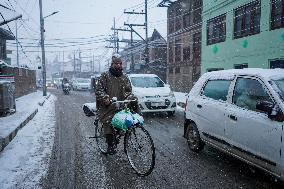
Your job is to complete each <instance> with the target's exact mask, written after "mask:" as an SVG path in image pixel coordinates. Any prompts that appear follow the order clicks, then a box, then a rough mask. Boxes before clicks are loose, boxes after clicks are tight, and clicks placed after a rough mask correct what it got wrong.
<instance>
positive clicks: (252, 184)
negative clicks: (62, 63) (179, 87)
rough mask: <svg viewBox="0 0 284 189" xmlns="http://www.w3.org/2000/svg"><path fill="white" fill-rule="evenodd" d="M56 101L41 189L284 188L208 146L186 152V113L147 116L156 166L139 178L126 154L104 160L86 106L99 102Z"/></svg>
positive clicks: (82, 98)
mask: <svg viewBox="0 0 284 189" xmlns="http://www.w3.org/2000/svg"><path fill="white" fill-rule="evenodd" d="M50 92H51V93H53V94H54V95H56V96H57V102H56V106H55V107H56V110H55V111H56V120H57V122H56V129H55V132H56V133H55V141H54V146H53V151H52V157H51V160H50V165H49V169H48V174H47V176H46V177H45V178H43V179H42V181H41V182H42V186H43V188H60V189H61V188H68V189H69V188H216V189H219V188H228V189H229V188H230V189H232V188H258V189H262V188H284V184H283V183H280V182H279V181H277V180H276V179H275V178H274V177H272V176H270V175H268V174H265V173H263V172H262V171H260V170H258V169H256V168H253V167H251V166H249V165H247V164H245V163H243V162H241V161H239V160H237V159H235V158H233V157H230V156H228V155H226V154H223V153H222V152H220V151H218V150H215V149H213V148H211V147H208V146H205V148H204V150H203V151H201V152H200V153H199V154H196V153H194V152H191V151H190V150H189V149H188V146H187V143H186V140H185V139H184V138H183V137H182V135H183V120H184V118H183V113H182V112H177V113H176V115H175V116H174V117H167V115H166V114H163V113H161V114H147V115H145V116H144V119H145V128H146V129H147V130H148V131H149V132H150V134H151V136H152V138H153V140H154V144H155V148H156V165H155V168H154V170H153V172H152V174H151V175H149V176H147V177H139V176H137V175H136V174H135V173H134V171H133V170H132V169H131V167H130V164H129V163H128V160H127V157H126V155H125V153H124V151H123V142H121V144H120V145H119V147H118V153H117V154H115V155H113V156H105V155H103V154H101V153H100V152H99V151H98V148H97V147H96V143H95V141H94V139H89V136H93V135H94V131H95V130H94V126H93V119H94V118H92V117H86V116H85V115H84V113H83V111H82V108H81V107H82V104H84V103H86V102H93V101H94V100H95V97H94V95H93V94H90V93H89V92H86V91H71V94H70V95H64V94H63V92H62V91H61V90H56V89H51V90H50Z"/></svg>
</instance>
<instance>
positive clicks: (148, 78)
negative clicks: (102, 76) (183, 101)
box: [128, 74, 176, 116]
mask: <svg viewBox="0 0 284 189" xmlns="http://www.w3.org/2000/svg"><path fill="white" fill-rule="evenodd" d="M128 77H129V79H130V82H131V85H132V89H133V93H134V95H135V96H137V97H138V102H139V107H140V109H141V112H142V113H143V112H167V113H168V115H169V116H172V115H174V113H175V110H176V98H175V95H174V93H173V92H172V91H171V89H170V86H169V85H167V84H165V83H164V82H163V81H162V80H161V79H160V78H159V77H158V76H157V75H155V74H129V75H128Z"/></svg>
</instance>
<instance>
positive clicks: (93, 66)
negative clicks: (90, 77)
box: [92, 53, 95, 73]
mask: <svg viewBox="0 0 284 189" xmlns="http://www.w3.org/2000/svg"><path fill="white" fill-rule="evenodd" d="M92 72H93V73H94V72H95V56H94V53H93V62H92Z"/></svg>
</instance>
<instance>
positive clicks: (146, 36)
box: [124, 0, 149, 64]
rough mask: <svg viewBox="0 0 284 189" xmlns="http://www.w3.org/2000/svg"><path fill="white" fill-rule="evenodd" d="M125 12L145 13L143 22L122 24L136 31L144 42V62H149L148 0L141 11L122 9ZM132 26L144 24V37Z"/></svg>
mask: <svg viewBox="0 0 284 189" xmlns="http://www.w3.org/2000/svg"><path fill="white" fill-rule="evenodd" d="M124 13H125V14H141V15H145V23H144V24H126V23H124V25H126V26H128V27H130V28H131V30H132V31H133V32H134V33H136V34H137V35H138V36H139V37H140V38H141V39H142V40H143V41H144V42H145V55H146V56H145V62H146V64H148V63H149V44H148V0H145V11H144V12H143V11H142V12H134V11H132V12H127V11H124ZM133 26H144V27H145V39H144V38H143V37H142V36H141V35H140V34H139V33H138V32H136V31H135V30H134V29H133Z"/></svg>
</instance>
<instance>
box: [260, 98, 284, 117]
mask: <svg viewBox="0 0 284 189" xmlns="http://www.w3.org/2000/svg"><path fill="white" fill-rule="evenodd" d="M256 109H257V110H260V111H263V112H265V113H266V114H267V115H268V118H269V119H271V120H274V121H278V122H282V121H284V114H283V112H282V111H281V109H280V108H279V106H278V105H276V104H273V103H271V102H268V101H261V102H258V103H257V104H256Z"/></svg>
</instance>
